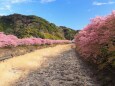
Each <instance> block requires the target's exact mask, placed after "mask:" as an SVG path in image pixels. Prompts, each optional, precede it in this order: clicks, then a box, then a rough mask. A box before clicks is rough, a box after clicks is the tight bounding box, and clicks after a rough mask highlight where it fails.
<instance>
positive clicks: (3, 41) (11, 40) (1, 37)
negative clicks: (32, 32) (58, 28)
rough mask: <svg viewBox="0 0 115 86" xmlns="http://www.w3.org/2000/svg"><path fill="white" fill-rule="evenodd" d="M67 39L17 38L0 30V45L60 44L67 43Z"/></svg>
mask: <svg viewBox="0 0 115 86" xmlns="http://www.w3.org/2000/svg"><path fill="white" fill-rule="evenodd" d="M69 42H70V41H69V40H51V39H41V38H23V39H18V38H17V37H16V36H14V35H5V34H4V33H3V32H0V47H16V46H21V45H43V44H48V45H51V44H61V43H69Z"/></svg>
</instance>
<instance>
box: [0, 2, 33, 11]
mask: <svg viewBox="0 0 115 86" xmlns="http://www.w3.org/2000/svg"><path fill="white" fill-rule="evenodd" d="M30 1H31V0H1V1H0V10H8V11H12V5H14V4H19V3H25V2H30Z"/></svg>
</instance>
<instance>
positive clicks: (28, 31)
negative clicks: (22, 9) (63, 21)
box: [0, 14, 76, 39]
mask: <svg viewBox="0 0 115 86" xmlns="http://www.w3.org/2000/svg"><path fill="white" fill-rule="evenodd" d="M0 31H3V32H5V33H6V34H13V35H16V36H17V37H19V38H25V37H40V38H49V39H73V36H74V35H75V34H76V31H75V30H72V29H70V28H66V27H64V26H60V27H59V26H56V25H55V24H53V23H50V22H48V21H47V20H45V19H43V18H41V17H37V16H34V15H29V16H26V15H21V14H12V15H8V16H0Z"/></svg>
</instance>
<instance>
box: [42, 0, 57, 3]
mask: <svg viewBox="0 0 115 86" xmlns="http://www.w3.org/2000/svg"><path fill="white" fill-rule="evenodd" d="M54 1H56V0H41V1H40V2H41V3H49V2H54Z"/></svg>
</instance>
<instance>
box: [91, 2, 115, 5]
mask: <svg viewBox="0 0 115 86" xmlns="http://www.w3.org/2000/svg"><path fill="white" fill-rule="evenodd" d="M110 4H115V2H113V1H109V2H93V5H97V6H101V5H110Z"/></svg>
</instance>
